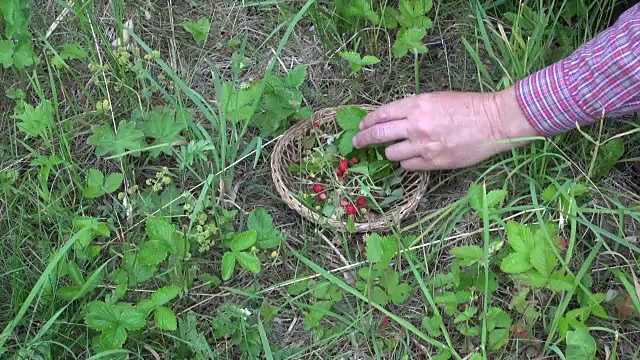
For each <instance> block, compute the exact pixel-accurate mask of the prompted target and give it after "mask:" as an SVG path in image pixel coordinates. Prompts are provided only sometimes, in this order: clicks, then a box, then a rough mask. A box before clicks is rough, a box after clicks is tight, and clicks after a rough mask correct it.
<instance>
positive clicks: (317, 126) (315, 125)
mask: <svg viewBox="0 0 640 360" xmlns="http://www.w3.org/2000/svg"><path fill="white" fill-rule="evenodd" d="M313 127H314V128H318V129H319V128H320V123H319V122H317V121H314V122H313Z"/></svg>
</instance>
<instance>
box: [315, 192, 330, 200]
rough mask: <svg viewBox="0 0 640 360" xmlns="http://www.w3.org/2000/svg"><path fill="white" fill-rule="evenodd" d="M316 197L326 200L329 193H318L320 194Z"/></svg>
mask: <svg viewBox="0 0 640 360" xmlns="http://www.w3.org/2000/svg"><path fill="white" fill-rule="evenodd" d="M316 198H317V199H318V201H325V200H327V194H325V193H320V194H318V196H316Z"/></svg>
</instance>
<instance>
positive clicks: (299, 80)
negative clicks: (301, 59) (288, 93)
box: [287, 65, 307, 88]
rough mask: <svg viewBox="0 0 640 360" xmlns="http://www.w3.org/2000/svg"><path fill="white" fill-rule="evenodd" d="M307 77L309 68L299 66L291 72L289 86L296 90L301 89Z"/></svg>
mask: <svg viewBox="0 0 640 360" xmlns="http://www.w3.org/2000/svg"><path fill="white" fill-rule="evenodd" d="M306 77H307V67H306V66H305V65H297V66H296V67H295V68H293V70H291V71H289V74H288V75H287V80H288V81H289V85H291V86H292V87H294V88H299V87H300V86H302V84H303V83H304V79H305V78H306Z"/></svg>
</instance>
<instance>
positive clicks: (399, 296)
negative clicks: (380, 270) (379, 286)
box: [389, 283, 411, 305]
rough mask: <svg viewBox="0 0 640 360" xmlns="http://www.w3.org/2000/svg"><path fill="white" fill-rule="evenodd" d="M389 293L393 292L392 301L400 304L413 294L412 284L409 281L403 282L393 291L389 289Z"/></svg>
mask: <svg viewBox="0 0 640 360" xmlns="http://www.w3.org/2000/svg"><path fill="white" fill-rule="evenodd" d="M389 293H390V294H391V302H392V303H394V304H395V305H400V304H402V303H404V302H405V301H407V300H408V299H409V297H410V296H411V286H409V284H407V283H402V284H399V285H398V286H396V287H395V288H394V289H393V291H392V290H391V289H389Z"/></svg>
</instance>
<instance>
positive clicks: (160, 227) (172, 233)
mask: <svg viewBox="0 0 640 360" xmlns="http://www.w3.org/2000/svg"><path fill="white" fill-rule="evenodd" d="M145 229H146V232H147V236H149V238H150V239H151V240H156V241H159V242H161V243H163V244H164V245H166V246H167V247H170V246H171V245H172V244H173V243H174V241H175V237H176V235H177V231H176V227H175V225H173V224H172V223H171V222H170V221H169V220H167V219H165V218H163V217H159V216H153V217H150V218H148V219H147V222H146V223H145Z"/></svg>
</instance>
